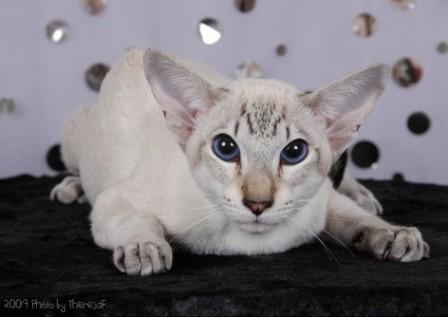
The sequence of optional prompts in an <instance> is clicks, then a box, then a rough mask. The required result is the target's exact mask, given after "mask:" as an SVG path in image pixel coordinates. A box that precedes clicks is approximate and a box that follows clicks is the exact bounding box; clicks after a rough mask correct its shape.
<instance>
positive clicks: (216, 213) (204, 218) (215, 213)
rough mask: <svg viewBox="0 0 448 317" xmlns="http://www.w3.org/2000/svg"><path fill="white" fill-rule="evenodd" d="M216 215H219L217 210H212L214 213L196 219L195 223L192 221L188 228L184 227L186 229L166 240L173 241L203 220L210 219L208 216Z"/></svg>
mask: <svg viewBox="0 0 448 317" xmlns="http://www.w3.org/2000/svg"><path fill="white" fill-rule="evenodd" d="M218 215H220V213H219V212H214V213H212V214H211V215H207V216H205V217H203V218H201V219H199V220H198V221H196V222H195V223H193V224H192V225H191V226H190V227H189V228H188V229H186V230H184V231H182V232H181V233H179V234H177V235H175V236H173V237H172V238H171V239H170V240H169V241H168V242H169V243H172V242H173V241H175V240H177V239H178V238H180V237H181V236H183V235H185V234H186V233H187V232H188V231H190V230H193V229H194V228H195V227H197V226H199V225H200V224H201V223H203V222H204V221H206V220H208V219H210V218H212V217H215V216H218Z"/></svg>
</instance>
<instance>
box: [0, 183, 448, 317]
mask: <svg viewBox="0 0 448 317" xmlns="http://www.w3.org/2000/svg"><path fill="white" fill-rule="evenodd" d="M59 180H60V177H57V178H50V177H41V178H34V177H30V176H20V177H16V178H10V179H5V180H0V247H1V248H0V251H1V254H0V268H1V269H0V298H1V300H2V303H1V305H2V308H1V310H0V312H2V316H5V315H4V313H5V312H7V313H8V314H14V313H16V314H19V313H35V314H40V315H43V314H47V315H56V314H58V313H60V312H61V310H62V309H63V308H62V307H63V306H62V305H65V314H66V315H67V314H91V315H98V314H100V315H138V316H140V315H298V314H301V315H448V303H447V301H448V249H447V247H448V211H447V210H448V187H441V186H432V185H417V184H409V183H403V182H377V181H367V182H365V183H366V184H367V186H368V187H369V188H371V189H372V190H373V191H374V192H375V193H376V194H377V196H378V197H379V199H380V200H381V201H382V203H383V205H384V207H385V218H387V219H388V220H390V221H394V222H397V223H400V224H405V225H415V226H418V227H420V228H421V230H422V232H423V234H424V236H425V238H426V240H427V242H428V243H429V245H430V247H431V258H430V259H428V260H424V261H421V262H416V263H394V262H379V261H376V260H374V259H372V258H370V257H368V256H364V255H362V254H357V253H355V254H354V256H352V255H351V254H350V253H349V252H348V251H347V250H345V249H344V248H340V247H337V246H336V245H329V248H330V250H331V252H332V253H333V254H334V256H335V257H336V259H337V261H338V262H336V261H335V260H334V259H332V257H330V256H329V255H328V254H327V253H326V251H325V250H324V248H323V247H322V246H320V245H319V244H317V243H314V244H310V245H306V246H303V247H300V248H298V249H294V250H291V251H289V252H287V253H283V254H276V255H267V256H256V257H245V256H237V257H217V256H196V255H191V254H185V253H175V257H174V267H173V269H172V271H170V272H169V273H165V274H161V275H154V276H148V277H129V276H126V275H123V274H121V273H119V272H118V271H117V270H116V269H115V268H114V266H113V264H112V261H111V253H110V252H109V251H107V250H102V249H100V248H98V247H96V246H95V245H94V244H93V242H92V238H91V235H90V231H89V221H88V214H89V206H88V205H87V204H85V205H77V204H75V205H69V206H66V205H62V204H58V203H55V202H50V201H49V199H48V194H49V191H50V189H51V187H52V186H54V185H55V184H56V183H57V182H58V181H59ZM26 301H28V302H27V303H25V302H26ZM75 302H76V303H75ZM8 303H9V306H8ZM14 303H15V305H16V306H14ZM58 304H59V307H58V306H57V305H58ZM19 305H21V306H22V307H21V309H18V308H14V307H17V306H19ZM52 305H53V306H52ZM89 305H90V307H89ZM95 308H96V309H95Z"/></svg>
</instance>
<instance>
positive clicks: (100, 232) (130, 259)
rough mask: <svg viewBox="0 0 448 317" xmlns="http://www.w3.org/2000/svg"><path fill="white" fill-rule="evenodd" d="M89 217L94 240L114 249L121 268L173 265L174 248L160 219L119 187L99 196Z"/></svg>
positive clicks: (134, 270) (144, 270)
mask: <svg viewBox="0 0 448 317" xmlns="http://www.w3.org/2000/svg"><path fill="white" fill-rule="evenodd" d="M90 218H91V222H92V226H91V230H92V234H93V238H94V240H95V243H96V244H97V245H99V246H100V247H103V248H106V249H110V250H113V262H114V264H115V266H116V267H117V268H118V270H120V271H121V272H123V273H127V274H129V275H149V274H153V273H160V272H164V271H167V270H169V269H170V268H171V265H172V261H173V255H172V250H171V247H170V245H169V244H168V242H167V241H166V239H165V232H164V228H163V227H162V225H161V223H160V221H159V220H158V219H157V218H156V217H155V216H153V215H152V214H150V213H148V212H144V211H141V210H138V209H136V208H135V207H134V206H133V205H132V204H131V203H129V202H128V200H127V198H126V197H124V196H123V191H121V190H120V189H119V188H114V187H113V188H110V189H108V190H107V191H105V192H103V193H101V194H100V195H99V196H98V198H97V200H96V201H95V204H94V207H93V210H92V214H91V217H90Z"/></svg>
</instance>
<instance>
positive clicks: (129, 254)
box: [124, 244, 141, 275]
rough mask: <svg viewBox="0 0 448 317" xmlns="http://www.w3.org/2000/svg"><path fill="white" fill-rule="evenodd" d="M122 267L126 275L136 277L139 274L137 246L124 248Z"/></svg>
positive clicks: (139, 264) (139, 265)
mask: <svg viewBox="0 0 448 317" xmlns="http://www.w3.org/2000/svg"><path fill="white" fill-rule="evenodd" d="M124 266H125V268H126V273H128V274H129V275H136V274H139V273H140V270H141V263H140V256H139V248H138V245H137V244H132V245H129V246H126V247H125V249H124Z"/></svg>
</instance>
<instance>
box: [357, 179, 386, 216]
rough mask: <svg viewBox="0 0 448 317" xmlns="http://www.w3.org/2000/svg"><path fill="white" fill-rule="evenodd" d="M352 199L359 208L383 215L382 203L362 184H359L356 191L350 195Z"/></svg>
mask: <svg viewBox="0 0 448 317" xmlns="http://www.w3.org/2000/svg"><path fill="white" fill-rule="evenodd" d="M350 198H351V199H353V200H354V201H355V202H356V204H357V205H358V206H360V207H361V208H363V209H364V210H367V211H368V212H370V213H372V214H374V215H382V214H383V206H381V204H380V202H379V201H378V200H377V199H376V198H375V195H373V193H372V192H371V191H370V190H368V189H367V188H365V187H364V186H363V185H361V184H359V186H358V187H357V188H356V190H354V191H352V192H351V193H350Z"/></svg>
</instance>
